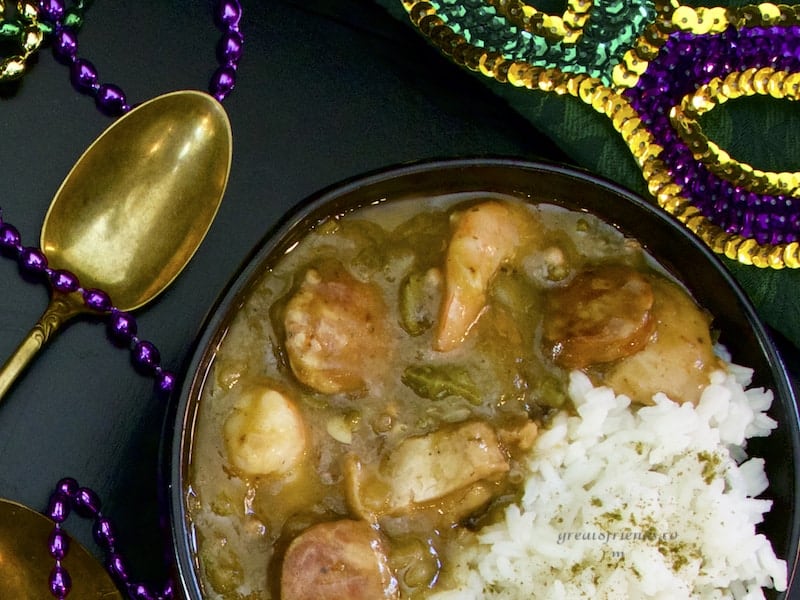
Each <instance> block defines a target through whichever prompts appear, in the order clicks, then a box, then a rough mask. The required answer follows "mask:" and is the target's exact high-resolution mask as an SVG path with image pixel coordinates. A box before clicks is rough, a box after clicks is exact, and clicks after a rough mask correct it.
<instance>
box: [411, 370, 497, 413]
mask: <svg viewBox="0 0 800 600" xmlns="http://www.w3.org/2000/svg"><path fill="white" fill-rule="evenodd" d="M401 381H402V382H403V383H404V384H405V385H406V386H408V387H409V388H411V390H413V392H414V393H415V394H417V396H420V397H422V398H427V399H429V400H444V399H445V398H448V397H451V396H459V397H461V398H464V399H465V400H467V401H468V402H470V403H471V404H480V403H481V394H480V390H479V389H478V386H477V385H475V383H474V382H473V381H472V377H470V374H469V371H468V370H467V369H466V367H463V366H460V365H412V366H410V367H407V368H406V369H405V371H403V376H402V377H401Z"/></svg>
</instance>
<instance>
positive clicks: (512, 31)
mask: <svg viewBox="0 0 800 600" xmlns="http://www.w3.org/2000/svg"><path fill="white" fill-rule="evenodd" d="M430 4H431V6H432V7H433V8H434V9H435V10H436V14H437V16H438V17H439V18H440V19H442V21H444V22H445V23H446V24H447V25H448V27H449V28H450V29H451V30H452V31H453V32H454V33H456V34H457V35H461V36H462V37H463V38H464V39H465V40H466V41H467V42H468V43H470V44H472V45H474V46H476V47H479V48H484V49H486V50H487V51H489V52H496V53H498V54H500V55H501V56H502V57H503V58H505V59H507V60H511V61H522V62H526V63H528V64H530V65H531V66H533V67H541V68H557V69H560V70H562V71H564V72H570V73H575V74H586V75H589V76H591V77H596V78H598V79H599V80H600V81H601V82H602V83H603V84H605V85H609V86H610V85H612V83H613V80H612V71H613V69H614V67H615V66H616V65H617V64H619V63H620V62H622V60H623V56H624V54H625V53H626V52H627V51H628V50H630V49H631V48H633V46H634V43H635V41H636V39H637V38H638V37H639V35H641V34H642V32H643V31H644V29H645V27H646V26H647V25H648V23H650V22H652V21H653V20H654V19H655V16H656V9H655V6H654V4H653V3H652V2H650V1H649V0H617V1H615V2H600V3H597V4H594V5H593V6H592V8H591V10H590V12H589V15H588V19H587V20H586V23H585V24H584V26H583V28H582V29H581V30H579V34H580V35H579V37H578V39H577V41H576V42H575V43H574V44H567V43H564V42H563V41H561V40H553V39H547V38H546V37H544V36H542V35H536V34H533V33H530V32H529V31H525V30H523V29H521V28H520V27H517V26H515V25H514V24H513V23H511V22H510V21H509V20H508V19H507V18H506V17H505V16H503V15H501V14H498V11H497V9H496V8H495V7H494V6H491V5H489V4H487V3H486V2H485V1H483V0H467V1H464V0H438V1H436V2H431V3H430Z"/></svg>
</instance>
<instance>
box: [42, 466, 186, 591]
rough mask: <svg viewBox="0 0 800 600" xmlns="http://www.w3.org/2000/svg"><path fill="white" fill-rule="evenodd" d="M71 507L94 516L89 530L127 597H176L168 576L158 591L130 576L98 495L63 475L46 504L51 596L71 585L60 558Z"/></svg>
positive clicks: (64, 548)
mask: <svg viewBox="0 0 800 600" xmlns="http://www.w3.org/2000/svg"><path fill="white" fill-rule="evenodd" d="M72 511H74V512H75V513H76V514H78V515H79V516H81V517H83V518H86V519H93V520H94V524H93V526H92V534H93V536H94V539H95V541H96V542H97V544H98V545H99V546H100V547H101V548H102V549H103V551H104V552H105V555H106V563H105V566H106V569H107V570H108V572H109V573H110V574H111V576H112V577H113V578H114V581H115V582H116V583H117V585H119V586H120V587H121V588H122V589H123V590H124V591H125V593H127V595H128V597H129V598H134V599H136V600H171V599H172V598H174V597H175V591H174V587H173V584H172V581H171V580H168V581H167V582H166V583H165V584H164V586H163V587H162V588H161V589H160V590H158V591H155V590H154V589H152V588H150V587H148V586H146V585H144V584H142V583H134V582H132V581H131V580H130V576H129V574H128V569H127V566H126V564H125V559H124V558H123V556H122V555H121V554H120V553H119V552H118V551H117V548H116V534H115V532H114V526H113V525H112V523H111V521H109V520H108V519H107V518H106V517H105V516H104V515H103V513H102V512H101V510H100V498H99V497H98V496H97V494H96V493H95V492H93V491H92V490H90V489H89V488H85V487H80V486H79V485H78V482H77V481H76V480H74V479H72V478H71V477H65V478H64V479H62V480H61V481H59V482H58V484H57V485H56V489H55V491H54V492H53V494H52V496H51V497H50V504H49V505H48V507H47V516H48V517H50V518H51V519H52V520H53V522H54V523H55V526H54V527H53V531H52V533H51V534H50V539H49V540H48V547H49V550H50V555H51V556H52V557H53V558H54V559H55V566H54V567H53V569H52V571H51V572H50V593H51V594H52V595H53V596H54V597H56V598H59V599H63V598H66V597H67V595H68V594H69V592H70V589H71V587H72V579H71V577H70V575H69V573H68V572H67V570H66V569H65V568H64V565H63V562H62V561H63V560H64V558H65V557H66V556H67V551H68V550H69V536H67V534H66V532H65V531H64V530H63V529H62V523H64V521H66V519H67V517H69V515H70V513H71V512H72Z"/></svg>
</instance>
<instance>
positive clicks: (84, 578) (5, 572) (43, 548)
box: [0, 499, 122, 600]
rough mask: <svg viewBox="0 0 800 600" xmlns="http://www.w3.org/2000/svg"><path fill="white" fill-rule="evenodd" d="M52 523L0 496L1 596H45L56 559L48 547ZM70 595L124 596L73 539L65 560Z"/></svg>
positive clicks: (119, 599)
mask: <svg viewBox="0 0 800 600" xmlns="http://www.w3.org/2000/svg"><path fill="white" fill-rule="evenodd" d="M52 530H53V523H52V521H50V519H48V518H47V517H45V516H44V515H41V514H39V513H37V512H35V511H33V510H31V509H30V508H28V507H27V506H23V505H22V504H18V503H16V502H13V501H11V500H5V499H0V598H46V597H47V596H48V594H47V590H48V589H49V579H48V576H49V574H50V570H51V569H52V568H53V565H54V564H55V563H54V560H53V558H52V557H51V556H50V553H49V552H48V550H47V540H48V538H49V536H50V532H51V531H52ZM62 564H63V566H64V567H65V568H66V569H67V571H68V572H69V574H70V577H71V579H72V592H71V594H70V597H73V596H74V597H75V598H96V599H98V600H99V599H103V600H122V594H120V592H119V590H118V589H117V587H116V586H115V585H114V582H113V580H112V579H111V576H110V575H109V574H108V573H107V572H106V571H105V570H104V569H103V567H102V566H101V565H100V563H99V562H98V561H97V560H96V559H95V558H94V557H93V556H92V555H91V554H90V553H89V552H88V551H87V550H86V548H84V547H83V546H81V545H80V544H78V543H77V542H76V541H75V540H74V539H70V545H69V552H68V553H67V556H66V557H65V558H64V560H63V561H62Z"/></svg>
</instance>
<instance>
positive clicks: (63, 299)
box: [0, 290, 86, 400]
mask: <svg viewBox="0 0 800 600" xmlns="http://www.w3.org/2000/svg"><path fill="white" fill-rule="evenodd" d="M85 310H86V306H85V304H84V302H83V298H82V297H81V295H80V294H79V293H74V292H73V293H69V294H65V293H63V292H59V291H57V290H55V291H53V295H52V297H51V299H50V303H49V304H48V305H47V308H46V309H45V311H44V313H43V314H42V316H41V317H39V320H38V321H37V322H36V325H34V326H33V328H32V329H31V330H30V331H29V332H28V335H27V336H26V337H25V339H24V340H22V343H20V345H19V346H18V347H17V349H16V351H15V352H14V354H12V355H11V358H9V359H8V360H7V361H6V363H5V364H4V365H3V368H2V369H0V400H2V398H3V396H5V393H6V392H7V391H8V389H9V388H10V387H11V385H12V384H13V383H14V381H16V379H17V377H18V376H19V374H20V373H22V371H23V370H24V369H25V367H26V366H27V365H28V363H30V361H31V360H32V359H33V357H34V356H35V355H36V353H37V352H38V351H39V350H41V349H42V347H43V346H44V345H45V344H46V343H47V341H48V340H49V339H50V338H51V337H52V336H53V334H54V333H55V332H56V331H57V330H58V329H59V327H61V326H62V325H63V324H64V323H65V322H66V321H68V320H69V319H71V318H72V317H74V316H76V315H78V314H80V313H82V312H84V311H85Z"/></svg>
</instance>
